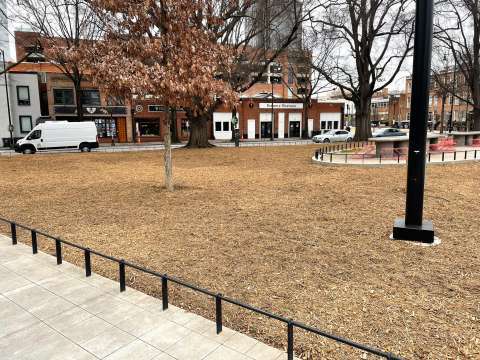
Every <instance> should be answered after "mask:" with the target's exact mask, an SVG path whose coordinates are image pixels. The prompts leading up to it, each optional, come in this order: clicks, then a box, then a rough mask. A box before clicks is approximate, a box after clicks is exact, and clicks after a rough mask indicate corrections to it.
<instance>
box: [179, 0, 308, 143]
mask: <svg viewBox="0 0 480 360" xmlns="http://www.w3.org/2000/svg"><path fill="white" fill-rule="evenodd" d="M306 3H307V2H305V3H304V4H303V7H305V6H306ZM210 9H211V12H210V13H209V14H203V15H204V17H201V18H199V23H203V24H205V26H206V27H207V28H208V30H209V31H211V32H212V33H213V34H214V38H213V39H212V40H213V41H216V42H219V43H221V44H223V45H225V46H228V47H229V48H230V49H231V51H232V53H233V54H235V56H234V60H233V66H232V67H231V68H230V69H229V71H228V72H227V71H222V69H219V72H218V77H219V78H221V79H223V80H224V81H226V82H227V83H228V84H229V85H230V86H231V88H232V89H234V90H235V91H236V92H238V93H243V92H245V91H247V90H248V89H250V88H251V87H252V86H254V85H255V84H256V83H257V82H259V81H260V80H261V79H262V78H263V77H264V75H265V73H266V72H267V70H268V68H269V66H270V64H271V63H273V62H274V61H275V60H276V59H277V58H278V57H279V56H280V55H281V54H282V53H284V52H285V51H287V49H288V48H289V46H291V45H292V44H294V43H296V44H295V46H297V47H299V48H300V47H301V41H302V39H301V31H300V29H301V24H302V22H303V21H304V20H305V16H304V12H303V11H302V4H301V2H300V1H298V0H281V1H271V0H261V1H258V0H246V1H234V2H232V1H230V0H220V1H218V0H216V1H215V0H211V7H210ZM218 19H222V21H218ZM280 24H281V26H280ZM218 104H220V102H218V103H217V104H215V105H213V106H212V107H210V108H209V109H208V110H207V111H205V112H202V113H196V114H195V113H193V112H192V111H189V110H187V117H188V118H189V120H190V121H189V123H190V124H191V125H192V126H191V128H190V130H191V131H190V139H189V142H188V145H187V146H188V147H208V146H211V145H210V144H209V142H208V136H207V134H208V132H207V124H208V121H209V120H210V119H212V116H213V112H214V111H215V110H216V109H217V108H218ZM235 114H236V108H235V107H234V108H233V110H232V116H234V115H235Z"/></svg>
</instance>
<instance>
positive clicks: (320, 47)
mask: <svg viewBox="0 0 480 360" xmlns="http://www.w3.org/2000/svg"><path fill="white" fill-rule="evenodd" d="M315 35H316V34H315V32H310V31H309V29H304V36H303V39H304V44H303V49H301V50H297V51H290V52H289V53H288V55H289V61H288V67H289V68H288V75H289V76H288V81H287V82H286V83H285V85H286V86H287V87H288V89H289V91H290V92H291V93H292V94H293V96H294V97H295V98H297V99H299V100H301V101H302V104H303V120H302V137H303V138H308V136H309V134H308V118H309V109H310V107H311V105H312V99H313V97H314V96H316V95H318V94H320V93H322V92H329V91H332V90H333V89H332V86H331V84H329V83H328V82H327V81H326V80H325V77H324V76H322V74H321V73H320V72H319V71H318V70H317V69H319V68H324V67H325V62H326V61H327V60H328V54H329V53H330V52H331V51H332V49H333V46H335V42H333V41H330V42H327V41H324V40H325V39H322V41H321V42H319V39H318V38H317V37H316V36H315Z"/></svg>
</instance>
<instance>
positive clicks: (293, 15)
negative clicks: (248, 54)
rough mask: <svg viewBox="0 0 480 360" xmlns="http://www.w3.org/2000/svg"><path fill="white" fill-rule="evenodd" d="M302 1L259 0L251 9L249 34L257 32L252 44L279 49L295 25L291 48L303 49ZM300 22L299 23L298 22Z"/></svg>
mask: <svg viewBox="0 0 480 360" xmlns="http://www.w3.org/2000/svg"><path fill="white" fill-rule="evenodd" d="M302 7H303V5H302V1H297V0H257V1H255V2H254V4H253V5H252V7H251V9H250V18H251V19H252V20H251V21H250V22H249V23H248V25H247V29H246V32H247V34H255V36H254V39H253V43H252V46H254V47H257V48H263V49H279V48H281V47H282V44H283V43H284V42H285V39H287V38H288V37H289V35H290V34H291V32H292V31H294V26H295V25H297V28H296V30H295V39H294V40H293V41H292V42H291V44H290V46H289V48H290V49H302V24H301V22H300V18H301V16H302ZM297 23H299V24H297Z"/></svg>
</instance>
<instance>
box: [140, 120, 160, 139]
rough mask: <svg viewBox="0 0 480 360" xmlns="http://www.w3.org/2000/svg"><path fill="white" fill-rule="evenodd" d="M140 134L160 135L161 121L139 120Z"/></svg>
mask: <svg viewBox="0 0 480 360" xmlns="http://www.w3.org/2000/svg"><path fill="white" fill-rule="evenodd" d="M138 128H139V129H140V136H160V123H159V122H158V121H140V122H138Z"/></svg>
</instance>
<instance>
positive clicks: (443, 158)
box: [442, 151, 445, 162]
mask: <svg viewBox="0 0 480 360" xmlns="http://www.w3.org/2000/svg"><path fill="white" fill-rule="evenodd" d="M444 161H445V152H444V151H442V162H444Z"/></svg>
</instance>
